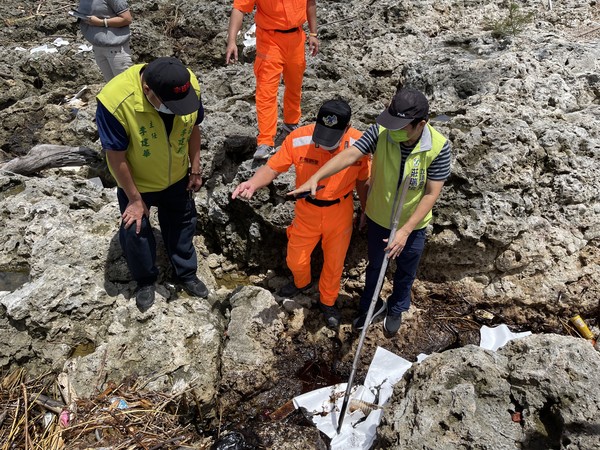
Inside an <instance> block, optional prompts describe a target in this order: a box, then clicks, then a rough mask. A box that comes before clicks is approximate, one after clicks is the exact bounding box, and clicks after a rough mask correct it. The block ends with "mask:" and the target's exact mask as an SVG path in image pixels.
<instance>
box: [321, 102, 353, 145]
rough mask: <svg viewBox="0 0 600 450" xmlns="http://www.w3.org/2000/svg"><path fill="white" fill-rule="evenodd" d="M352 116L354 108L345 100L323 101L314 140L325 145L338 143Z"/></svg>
mask: <svg viewBox="0 0 600 450" xmlns="http://www.w3.org/2000/svg"><path fill="white" fill-rule="evenodd" d="M350 116H352V109H350V105H349V104H348V103H346V102H345V101H344V100H329V101H327V102H325V103H323V105H322V106H321V108H320V109H319V114H317V124H316V125H315V131H314V132H313V135H312V139H313V141H314V142H316V143H317V144H319V145H324V146H325V147H332V146H334V145H335V144H337V143H338V142H339V140H340V139H341V138H342V136H343V135H344V132H345V131H346V127H347V126H348V124H349V123H350Z"/></svg>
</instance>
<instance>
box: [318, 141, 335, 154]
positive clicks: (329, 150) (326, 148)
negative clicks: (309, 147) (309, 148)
mask: <svg viewBox="0 0 600 450" xmlns="http://www.w3.org/2000/svg"><path fill="white" fill-rule="evenodd" d="M339 146H340V143H339V141H338V142H337V143H336V144H335V145H334V146H333V147H327V146H326V145H321V144H319V148H322V149H323V150H327V151H328V152H332V151H334V150H337V148H338V147H339Z"/></svg>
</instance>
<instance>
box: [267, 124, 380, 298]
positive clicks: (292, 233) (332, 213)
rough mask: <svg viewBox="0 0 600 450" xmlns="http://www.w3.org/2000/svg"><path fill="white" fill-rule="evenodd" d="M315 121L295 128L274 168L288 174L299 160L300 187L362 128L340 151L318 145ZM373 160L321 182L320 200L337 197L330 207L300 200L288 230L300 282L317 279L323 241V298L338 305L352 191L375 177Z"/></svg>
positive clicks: (350, 134) (272, 161)
mask: <svg viewBox="0 0 600 450" xmlns="http://www.w3.org/2000/svg"><path fill="white" fill-rule="evenodd" d="M314 128H315V125H314V124H312V125H306V126H303V127H300V128H298V129H296V130H294V131H292V132H291V133H290V134H289V136H288V137H287V139H286V140H285V141H284V142H283V145H282V146H281V148H280V149H279V151H278V152H277V153H275V154H274V155H273V156H272V157H271V158H270V159H269V160H268V161H267V164H268V166H269V167H270V168H271V169H273V170H275V171H277V172H280V173H281V172H286V171H287V170H288V169H289V167H290V166H291V165H292V164H293V165H294V166H295V168H296V187H298V186H300V185H302V184H303V183H304V182H306V181H307V180H308V179H309V178H310V177H311V176H312V175H313V174H314V173H315V172H316V171H317V170H319V168H321V167H322V166H323V165H324V164H325V163H326V162H327V161H329V160H330V159H331V158H333V157H334V156H335V155H337V154H338V153H339V152H341V151H344V149H346V148H348V147H350V146H351V145H352V144H353V143H354V142H355V141H356V140H358V138H359V137H360V136H361V132H360V131H358V130H355V129H354V128H350V129H349V130H348V131H347V132H346V134H345V135H344V137H343V138H342V142H341V144H340V148H338V150H336V151H335V152H329V151H327V150H323V149H321V148H318V147H315V144H314V142H312V134H313V130H314ZM369 169H370V160H369V159H368V158H366V157H365V158H361V159H360V160H358V161H357V162H356V163H354V165H352V166H350V167H348V168H346V169H344V170H342V171H340V172H338V173H336V174H335V175H333V176H331V177H329V178H326V179H324V180H322V181H321V184H323V185H324V186H325V188H323V189H321V190H319V191H318V192H317V194H316V196H315V198H316V199H317V200H326V201H327V200H336V199H339V200H340V201H339V203H336V204H333V205H330V206H317V205H314V204H312V203H309V202H308V201H307V200H306V199H303V200H300V199H299V200H297V201H296V207H295V217H294V220H293V221H292V224H291V225H290V226H289V227H288V229H287V237H288V247H287V258H286V262H287V265H288V267H289V269H290V270H291V271H292V274H293V276H294V283H295V285H296V286H299V287H302V286H306V285H307V284H308V283H310V281H311V268H310V255H311V253H312V251H313V250H314V248H315V246H316V245H317V244H318V242H319V240H322V241H321V247H322V249H323V260H324V261H323V270H322V271H321V277H320V279H319V293H320V297H321V302H322V303H323V304H325V305H328V306H333V305H334V304H335V301H336V299H337V296H338V292H339V289H340V280H341V278H342V271H343V270H344V260H345V259H346V251H347V250H348V245H350V238H351V236H352V216H353V213H354V202H353V196H352V191H353V190H354V187H355V186H356V181H357V180H367V179H368V178H369Z"/></svg>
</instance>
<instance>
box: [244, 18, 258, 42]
mask: <svg viewBox="0 0 600 450" xmlns="http://www.w3.org/2000/svg"><path fill="white" fill-rule="evenodd" d="M255 46H256V24H255V23H253V24H252V26H251V27H250V28H249V29H248V31H246V32H245V33H244V47H255Z"/></svg>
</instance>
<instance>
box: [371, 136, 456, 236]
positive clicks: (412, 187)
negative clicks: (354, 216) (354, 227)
mask: <svg viewBox="0 0 600 450" xmlns="http://www.w3.org/2000/svg"><path fill="white" fill-rule="evenodd" d="M445 143H446V138H445V137H444V136H442V135H441V134H440V133H439V132H438V131H436V130H435V129H434V128H433V127H432V126H431V125H429V124H427V125H426V126H425V128H424V129H423V134H422V135H421V139H420V140H419V142H418V143H417V145H416V146H415V148H414V149H413V151H412V152H411V153H410V155H408V157H407V158H406V163H405V164H404V173H403V175H402V180H403V181H402V182H403V183H409V185H408V191H407V193H406V197H405V201H404V205H403V208H402V214H401V216H400V221H399V222H398V228H400V227H402V226H403V225H404V224H405V223H406V221H407V220H408V219H409V218H410V216H411V215H412V214H413V212H414V211H415V209H416V208H417V205H418V204H419V202H420V201H421V199H422V198H423V195H424V194H425V185H426V183H427V168H428V167H429V166H430V165H431V163H432V162H433V160H434V159H435V158H436V156H437V155H439V154H440V151H441V150H442V148H443V147H444V144H445ZM401 158H402V152H401V150H400V144H398V143H397V142H394V141H392V140H391V138H389V133H388V130H387V129H385V128H383V127H381V126H380V127H379V139H378V141H377V149H376V151H375V153H374V155H373V162H372V165H371V188H370V191H369V197H368V198H367V207H366V214H367V216H368V217H369V218H370V219H371V220H373V221H374V222H375V223H377V224H379V225H381V226H382V227H385V228H388V229H391V227H392V221H393V217H392V214H393V208H394V198H395V195H396V191H397V190H398V188H399V181H400V163H401ZM431 218H432V214H431V211H429V213H427V215H426V216H425V218H423V220H422V221H421V222H420V223H419V224H418V225H417V227H416V228H415V229H417V230H419V229H421V228H425V227H426V226H427V225H429V222H431Z"/></svg>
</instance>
